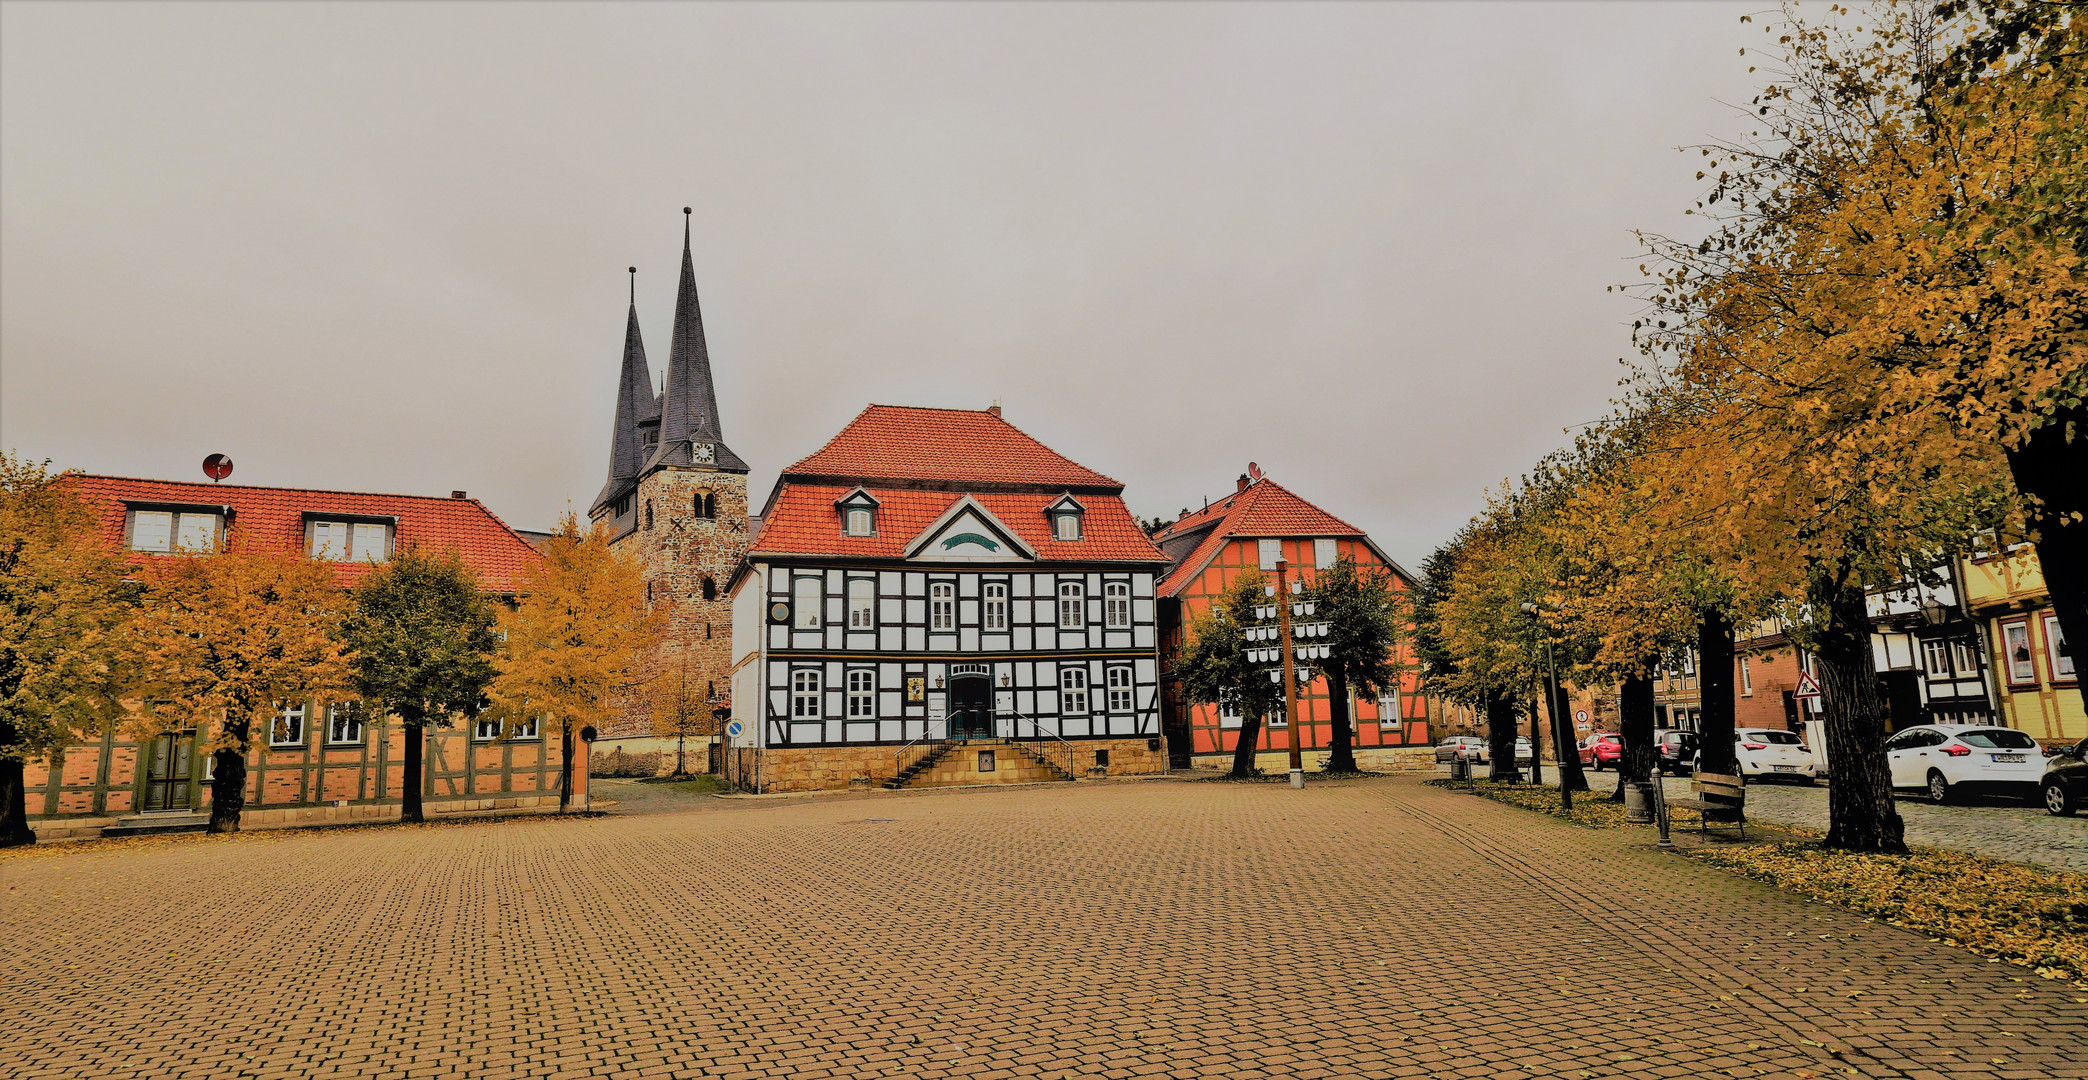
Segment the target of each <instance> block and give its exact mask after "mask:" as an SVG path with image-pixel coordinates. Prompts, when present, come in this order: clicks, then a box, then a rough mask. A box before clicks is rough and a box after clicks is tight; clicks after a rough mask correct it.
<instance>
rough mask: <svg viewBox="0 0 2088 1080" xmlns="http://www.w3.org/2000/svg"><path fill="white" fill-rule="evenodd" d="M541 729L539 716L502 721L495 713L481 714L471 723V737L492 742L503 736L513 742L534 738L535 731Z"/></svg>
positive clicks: (535, 735)
mask: <svg viewBox="0 0 2088 1080" xmlns="http://www.w3.org/2000/svg"><path fill="white" fill-rule="evenodd" d="M541 730H542V725H541V722H540V718H539V717H535V716H532V717H529V718H528V719H526V720H515V721H511V722H503V721H502V720H501V719H500V717H498V716H496V715H490V714H481V715H480V716H479V718H478V722H477V723H475V724H473V725H472V728H471V737H472V738H474V739H477V740H478V741H480V742H492V741H493V740H495V739H498V738H501V737H503V736H505V737H506V738H507V739H508V741H510V742H515V741H519V740H522V739H534V738H536V737H537V732H539V731H541Z"/></svg>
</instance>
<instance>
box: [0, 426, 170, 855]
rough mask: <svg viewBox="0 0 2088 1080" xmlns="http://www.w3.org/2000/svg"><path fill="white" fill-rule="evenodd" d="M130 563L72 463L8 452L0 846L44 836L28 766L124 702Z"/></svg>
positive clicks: (1, 470)
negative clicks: (63, 467) (35, 827)
mask: <svg viewBox="0 0 2088 1080" xmlns="http://www.w3.org/2000/svg"><path fill="white" fill-rule="evenodd" d="M130 571H131V567H130V564H129V563H128V562H127V561H126V560H125V559H124V558H123V556H122V554H121V553H120V552H118V551H117V550H116V549H115V547H114V545H112V544H110V543H109V542H108V541H106V540H105V539H104V538H103V537H102V535H101V532H100V530H99V529H98V528H97V523H96V522H95V519H94V513H93V511H92V510H91V509H90V508H89V507H88V506H87V504H86V503H85V502H83V501H82V500H81V499H80V498H79V496H78V494H77V493H76V492H75V491H74V490H73V489H72V488H71V486H70V485H69V484H68V483H67V481H66V479H65V477H64V475H63V474H54V473H52V472H51V471H50V468H49V463H48V462H46V463H42V464H38V463H32V462H28V461H24V460H22V459H21V458H19V457H17V456H16V455H15V454H14V453H12V452H5V453H0V847H8V846H13V845H17V844H33V843H35V842H36V833H35V832H34V831H32V830H31V829H30V828H29V821H28V805H27V792H26V791H24V789H23V786H22V785H23V778H22V776H23V766H24V765H25V764H26V763H27V762H28V761H29V760H30V759H31V758H44V759H50V758H51V757H52V755H54V754H56V753H57V752H58V751H60V750H62V749H63V748H64V747H66V746H67V745H69V744H74V743H81V742H91V741H94V739H95V738H96V737H98V736H99V735H100V733H101V731H102V730H103V729H105V728H106V727H107V726H108V725H110V724H111V723H113V722H114V721H115V719H116V717H117V716H118V715H119V714H120V712H121V707H120V705H119V704H118V697H119V695H120V693H121V692H122V691H123V690H124V689H125V686H126V683H127V680H128V678H129V672H128V670H127V669H128V664H127V660H128V658H129V650H128V649H127V648H126V642H125V636H124V630H125V627H126V624H127V622H128V620H129V619H130V617H131V615H132V614H133V613H134V611H135V609H136V604H137V598H138V590H137V587H136V585H135V584H134V583H133V582H131V581H129V580H127V579H128V578H129V575H130Z"/></svg>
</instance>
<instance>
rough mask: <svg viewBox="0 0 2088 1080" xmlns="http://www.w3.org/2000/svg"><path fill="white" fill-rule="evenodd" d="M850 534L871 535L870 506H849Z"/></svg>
mask: <svg viewBox="0 0 2088 1080" xmlns="http://www.w3.org/2000/svg"><path fill="white" fill-rule="evenodd" d="M848 535H850V536H868V535H870V508H869V507H867V506H851V507H849V508H848Z"/></svg>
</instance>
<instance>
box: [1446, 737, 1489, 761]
mask: <svg viewBox="0 0 2088 1080" xmlns="http://www.w3.org/2000/svg"><path fill="white" fill-rule="evenodd" d="M1458 758H1463V759H1464V760H1466V761H1476V762H1479V763H1480V764H1485V763H1486V740H1485V739H1481V738H1478V737H1476V736H1472V735H1452V736H1450V737H1449V738H1447V739H1444V740H1443V741H1442V742H1439V743H1437V744H1436V748H1435V759H1436V764H1438V765H1442V764H1446V763H1448V762H1451V761H1455V760H1457V759H1458Z"/></svg>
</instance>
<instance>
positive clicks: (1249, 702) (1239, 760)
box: [1175, 567, 1284, 779]
mask: <svg viewBox="0 0 2088 1080" xmlns="http://www.w3.org/2000/svg"><path fill="white" fill-rule="evenodd" d="M1267 586H1268V582H1267V580H1266V579H1264V578H1263V577H1262V574H1261V571H1259V570H1257V569H1254V568H1251V567H1250V568H1248V569H1247V570H1244V571H1242V572H1241V573H1240V575H1239V576H1238V577H1235V578H1233V579H1232V580H1231V581H1229V582H1227V583H1226V586H1225V590H1224V591H1223V592H1221V593H1219V594H1218V595H1217V596H1216V597H1213V598H1212V600H1211V607H1210V610H1208V611H1204V612H1200V613H1198V614H1197V615H1196V617H1195V618H1193V619H1192V620H1190V623H1189V626H1188V628H1187V629H1188V633H1189V642H1188V645H1187V647H1185V648H1184V649H1183V650H1182V652H1181V656H1180V658H1179V659H1178V660H1177V661H1176V667H1175V672H1176V675H1177V676H1178V677H1179V678H1180V679H1181V684H1182V697H1183V699H1184V700H1185V701H1187V702H1188V703H1190V704H1193V705H1218V706H1220V707H1221V708H1223V707H1224V706H1227V705H1232V706H1235V707H1237V708H1238V709H1239V711H1240V733H1239V738H1238V741H1237V742H1235V743H1234V744H1233V764H1232V775H1233V776H1235V777H1238V778H1240V779H1245V778H1247V777H1250V776H1253V775H1255V774H1256V773H1257V772H1258V771H1259V770H1257V769H1256V768H1255V764H1254V755H1255V751H1256V750H1257V749H1259V747H1260V745H1261V732H1262V720H1263V718H1264V717H1266V716H1268V715H1269V714H1270V713H1272V712H1274V711H1275V710H1277V709H1280V708H1282V707H1283V704H1284V702H1283V687H1282V686H1281V685H1279V684H1277V683H1275V682H1272V681H1271V680H1270V679H1269V674H1268V671H1267V669H1265V668H1260V667H1255V666H1253V665H1250V664H1249V663H1248V662H1247V656H1246V648H1247V635H1246V630H1247V627H1248V626H1250V625H1253V624H1254V622H1255V621H1256V620H1255V618H1254V608H1255V606H1256V605H1258V604H1263V603H1266V602H1267V597H1266V595H1265V589H1266V588H1267Z"/></svg>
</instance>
